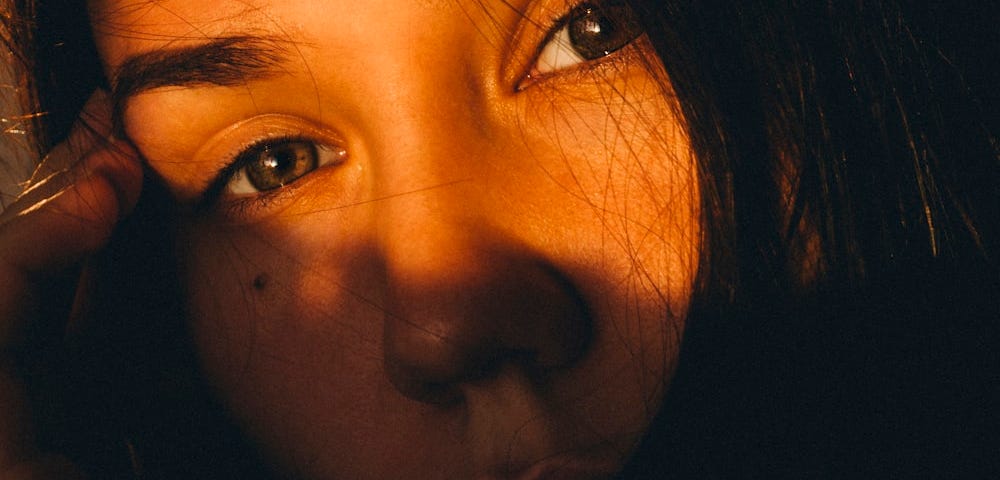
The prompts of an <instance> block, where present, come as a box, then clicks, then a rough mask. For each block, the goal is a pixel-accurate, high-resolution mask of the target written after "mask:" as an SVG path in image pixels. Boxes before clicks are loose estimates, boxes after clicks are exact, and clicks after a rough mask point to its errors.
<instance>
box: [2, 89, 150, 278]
mask: <svg viewBox="0 0 1000 480" xmlns="http://www.w3.org/2000/svg"><path fill="white" fill-rule="evenodd" d="M109 109H110V106H109V101H108V100H107V98H106V95H103V94H100V95H95V96H94V97H93V98H92V99H91V100H90V101H89V102H88V104H87V107H85V110H84V113H83V114H81V120H80V121H78V122H77V124H76V125H75V127H74V129H73V131H72V133H71V134H70V137H69V139H68V140H67V141H66V142H64V143H62V144H60V145H59V146H57V147H56V148H55V149H53V151H52V153H51V154H50V155H49V156H47V157H46V159H45V161H44V162H42V165H41V166H40V167H39V168H38V169H37V170H36V172H35V175H34V176H33V183H32V184H31V185H30V186H29V187H28V188H27V189H26V190H25V192H24V193H22V194H21V195H20V196H19V197H18V198H17V200H15V201H14V202H13V203H12V204H11V205H10V206H9V207H8V208H7V209H6V210H5V211H4V212H3V214H2V215H0V247H2V248H0V269H5V270H7V271H5V273H15V274H21V275H22V276H24V275H25V274H27V275H37V274H40V273H42V272H45V271H47V270H51V269H56V268H59V267H62V266H65V265H67V264H71V263H73V262H74V261H77V260H79V259H80V258H82V256H83V255H85V254H87V253H89V252H92V251H94V250H96V249H97V248H99V247H100V246H101V245H103V243H104V242H105V241H106V240H107V237H108V235H109V234H110V232H111V229H112V228H113V226H114V224H115V223H116V222H117V220H118V219H119V218H120V217H121V216H122V215H123V214H124V213H126V212H128V211H129V210H130V209H131V208H132V206H133V205H134V204H135V201H136V199H137V198H138V195H139V190H140V188H141V184H142V171H141V167H140V165H139V162H138V160H137V154H136V152H135V150H134V148H132V147H131V146H130V145H129V144H128V143H127V142H124V141H121V140H117V139H114V138H112V137H111V136H110V121H109V120H108V116H109V113H108V112H109ZM11 269H12V270H13V271H12V272H11V271H10V270H11Z"/></svg>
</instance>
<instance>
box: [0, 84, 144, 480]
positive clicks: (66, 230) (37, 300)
mask: <svg viewBox="0 0 1000 480" xmlns="http://www.w3.org/2000/svg"><path fill="white" fill-rule="evenodd" d="M110 119H111V102H110V99H109V98H108V96H107V94H105V93H103V92H98V93H95V94H94V96H92V97H91V99H90V100H89V101H88V102H87V105H86V106H85V107H84V111H83V113H81V115H80V119H79V120H78V121H77V123H76V125H75V126H74V128H73V131H72V132H71V133H70V136H69V138H68V139H67V140H66V142H64V143H62V144H60V145H58V146H57V147H56V148H55V149H53V151H52V152H51V153H50V154H49V155H48V156H47V157H46V158H45V160H44V161H43V162H42V164H41V165H40V166H39V168H38V169H37V170H36V172H35V174H34V175H33V177H32V179H31V182H30V183H29V186H28V188H27V189H26V190H25V191H24V193H22V194H21V195H20V196H19V197H18V198H17V199H16V200H15V201H14V202H13V203H12V204H11V205H9V206H8V208H7V209H6V210H4V211H3V212H2V214H0V478H4V479H36V478H39V479H40V478H60V479H62V478H73V476H75V475H76V473H75V472H73V469H72V466H70V465H68V463H67V462H66V461H65V460H62V459H60V458H59V457H58V456H55V455H48V456H45V455H42V454H41V453H40V452H37V451H35V450H34V448H33V445H32V442H31V424H32V422H31V419H30V408H29V406H28V405H26V404H25V403H26V402H25V397H24V390H23V388H22V387H23V385H22V383H21V382H20V380H19V379H18V377H17V372H16V368H15V365H16V363H15V360H16V358H15V356H16V355H17V352H22V354H23V353H24V352H27V353H29V354H30V352H31V351H32V345H31V342H30V340H29V336H27V335H25V332H26V331H27V330H28V329H30V328H31V327H32V326H34V325H35V324H36V323H38V322H41V321H48V320H51V319H50V318H49V314H46V315H42V314H41V312H42V309H43V308H45V309H46V311H51V309H52V302H58V301H59V299H65V298H72V292H58V291H51V290H53V288H52V286H53V285H57V284H64V283H66V282H55V281H53V280H54V279H58V278H59V277H60V276H65V275H66V273H67V272H72V271H73V270H74V269H75V268H78V267H79V265H80V264H81V262H82V261H83V260H84V259H85V258H86V257H87V256H88V255H90V254H91V253H93V252H95V251H97V250H99V249H100V248H101V247H102V246H103V245H104V244H105V243H106V242H107V241H108V238H109V237H110V235H111V232H112V230H113V229H114V226H115V224H116V223H117V222H118V220H119V219H120V218H121V217H122V216H123V215H125V214H126V213H127V212H128V211H129V210H130V209H131V208H132V207H133V206H134V205H135V202H136V200H137V199H138V197H139V191H140V189H141V186H142V169H141V167H140V164H139V161H138V160H137V157H138V154H137V153H136V152H135V149H134V148H133V147H132V146H130V145H129V144H128V143H127V142H125V141H122V140H118V139H115V138H112V137H111V121H110ZM70 283H72V282H70ZM64 311H65V313H64V314H63V315H62V317H61V318H59V321H60V322H62V325H61V326H62V327H63V328H64V327H65V322H66V321H68V318H69V305H66V306H65V310H64ZM43 317H44V318H43Z"/></svg>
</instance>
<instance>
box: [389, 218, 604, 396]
mask: <svg viewBox="0 0 1000 480" xmlns="http://www.w3.org/2000/svg"><path fill="white" fill-rule="evenodd" d="M417 203H419V202H417ZM400 207H402V206H400ZM402 210H403V211H405V215H406V217H407V221H403V220H402V219H400V220H397V221H396V222H393V223H394V228H396V230H395V231H394V232H393V233H392V234H390V235H386V236H384V237H383V242H384V245H385V249H384V252H385V253H384V261H385V262H386V265H385V271H386V274H387V279H386V282H387V296H386V305H385V338H384V346H385V351H384V353H385V358H384V360H385V369H386V372H387V374H388V376H389V379H390V381H391V383H392V384H393V385H394V386H395V388H396V389H397V390H398V391H399V392H400V393H402V394H403V395H405V396H407V397H410V398H412V399H416V400H419V401H422V402H427V403H434V404H450V403H453V402H459V401H461V400H462V398H463V397H462V386H463V385H465V384H470V383H473V382H480V381H484V380H488V379H490V378H491V377H493V376H494V375H496V374H497V373H499V371H500V370H501V369H502V368H507V367H510V366H513V367H515V368H520V369H522V372H523V373H524V374H526V375H527V376H528V377H529V378H542V377H543V376H544V375H546V374H548V373H550V372H551V371H552V370H553V369H560V368H568V367H570V366H572V365H573V364H574V363H575V362H577V361H578V360H579V359H580V358H581V357H582V356H583V355H584V353H585V352H586V351H587V347H588V345H589V343H590V340H591V336H592V333H593V332H592V322H591V320H590V317H589V314H588V311H587V308H586V307H585V303H584V302H583V301H582V299H581V296H580V294H579V292H578V290H577V289H576V288H575V287H574V286H573V285H572V283H571V282H570V281H569V280H568V279H567V278H566V277H565V276H564V275H562V274H561V273H560V272H559V270H558V269H556V268H554V266H552V265H551V264H550V263H548V262H546V261H545V260H544V259H543V258H541V257H540V256H539V255H536V254H534V253H533V252H532V251H531V249H529V248H526V247H524V246H523V245H520V244H519V243H518V242H514V241H511V240H510V239H509V238H507V237H505V236H504V235H502V234H500V233H498V232H496V231H483V229H480V230H476V229H474V228H469V227H468V225H469V223H468V222H455V221H449V220H448V217H447V215H445V214H442V213H441V210H440V209H436V208H433V207H432V206H428V205H412V204H410V205H409V208H403V209H402ZM420 212H424V215H422V214H421V213H420ZM387 221H390V220H387Z"/></svg>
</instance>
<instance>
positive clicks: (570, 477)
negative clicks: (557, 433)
mask: <svg viewBox="0 0 1000 480" xmlns="http://www.w3.org/2000/svg"><path fill="white" fill-rule="evenodd" d="M617 471H618V468H617V465H616V464H615V463H614V462H608V461H599V460H594V459H589V458H582V457H579V456H575V455H560V456H557V457H553V458H548V459H546V460H543V461H540V462H538V463H535V464H534V465H531V466H529V467H527V468H525V469H523V470H521V471H518V472H513V473H506V474H492V475H487V476H484V477H480V479H479V480H611V479H612V478H614V475H615V473H616V472H617Z"/></svg>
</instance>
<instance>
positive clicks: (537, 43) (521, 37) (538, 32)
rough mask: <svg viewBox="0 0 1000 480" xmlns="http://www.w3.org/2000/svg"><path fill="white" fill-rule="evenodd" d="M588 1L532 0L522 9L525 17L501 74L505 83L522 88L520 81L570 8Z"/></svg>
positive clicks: (564, 20) (509, 49)
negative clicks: (532, 0) (533, 0)
mask: <svg viewBox="0 0 1000 480" xmlns="http://www.w3.org/2000/svg"><path fill="white" fill-rule="evenodd" d="M582 3H586V1H566V0H555V1H551V0H539V1H535V2H530V4H529V5H528V7H527V8H526V9H525V10H524V11H523V12H521V13H520V17H521V20H520V21H519V22H518V25H517V27H516V28H515V29H514V31H513V33H512V35H511V37H510V38H511V40H510V45H509V46H508V47H507V52H508V53H507V55H506V57H507V58H506V59H505V60H504V61H503V70H502V71H503V72H504V73H503V74H502V76H501V78H502V80H503V83H504V84H505V85H510V86H512V87H513V91H514V92H517V91H519V90H520V87H519V85H520V84H521V83H522V81H523V79H524V78H525V77H526V76H527V75H528V74H529V73H530V72H531V69H532V68H533V67H534V65H535V62H536V60H537V59H538V54H539V53H541V51H542V48H543V47H544V45H545V43H546V42H548V40H550V39H551V38H552V35H553V34H554V33H555V32H556V31H558V27H560V26H562V25H564V24H565V22H566V20H567V19H568V18H569V14H570V12H571V11H572V10H573V9H574V8H576V7H577V6H579V5H580V4H582Z"/></svg>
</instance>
